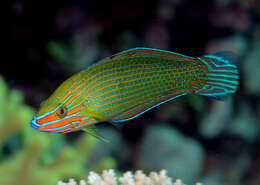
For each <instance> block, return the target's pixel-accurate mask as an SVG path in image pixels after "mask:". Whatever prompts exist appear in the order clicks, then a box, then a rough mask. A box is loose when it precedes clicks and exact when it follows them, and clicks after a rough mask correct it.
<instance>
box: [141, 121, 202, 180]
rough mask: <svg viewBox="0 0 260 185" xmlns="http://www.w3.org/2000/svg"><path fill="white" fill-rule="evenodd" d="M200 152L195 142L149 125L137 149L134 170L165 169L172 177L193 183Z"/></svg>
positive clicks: (200, 156)
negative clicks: (137, 155)
mask: <svg viewBox="0 0 260 185" xmlns="http://www.w3.org/2000/svg"><path fill="white" fill-rule="evenodd" d="M203 160H204V151H203V148H202V147H201V146H200V144H199V143H198V142H196V141H195V140H193V139H191V138H187V137H185V136H183V135H182V134H181V133H180V132H178V131H177V130H176V129H174V128H172V127H168V126H152V127H150V128H149V129H148V130H147V131H146V134H145V137H144V140H143V144H142V146H141V148H140V152H139V158H138V160H137V168H140V169H145V170H151V169H152V170H159V169H166V170H167V171H168V173H169V175H170V176H172V177H173V178H182V179H185V181H187V182H188V183H190V182H194V181H195V180H196V179H198V176H199V175H200V172H201V169H202V165H203Z"/></svg>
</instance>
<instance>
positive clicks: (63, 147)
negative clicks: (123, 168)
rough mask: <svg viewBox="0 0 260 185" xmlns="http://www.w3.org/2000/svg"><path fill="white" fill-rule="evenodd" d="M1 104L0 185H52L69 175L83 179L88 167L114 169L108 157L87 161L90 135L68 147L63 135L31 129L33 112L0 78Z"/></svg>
mask: <svg viewBox="0 0 260 185" xmlns="http://www.w3.org/2000/svg"><path fill="white" fill-rule="evenodd" d="M0 102H1V104H0V154H1V155H0V184H1V185H35V184H41V185H51V184H55V183H56V182H57V181H58V180H60V179H66V178H68V177H71V176H73V177H76V178H80V177H82V176H85V175H86V174H87V172H88V171H89V169H90V168H91V169H95V170H97V171H99V170H101V169H107V168H115V161H114V160H113V159H112V158H109V157H104V158H103V159H100V160H99V162H98V163H95V164H92V163H91V161H90V160H88V159H89V156H90V155H91V154H92V152H93V149H94V148H95V146H96V144H97V142H98V141H97V140H96V139H95V138H93V137H91V136H88V135H86V134H83V135H82V136H80V137H79V139H77V140H76V141H75V143H74V144H73V146H70V145H68V144H66V143H65V140H64V135H62V134H61V135H57V134H48V133H41V132H38V131H36V130H33V129H32V128H31V127H30V124H29V122H30V120H31V118H32V116H33V113H34V110H33V109H32V108H30V107H29V106H27V105H25V104H24V103H23V96H22V94H21V93H20V92H19V91H17V90H9V89H8V87H7V85H6V84H5V82H4V80H3V79H2V78H1V76H0ZM12 143H18V144H16V145H14V144H12ZM6 148H9V149H8V151H7V149H6Z"/></svg>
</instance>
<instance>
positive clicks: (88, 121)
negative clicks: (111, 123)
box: [74, 120, 97, 128]
mask: <svg viewBox="0 0 260 185" xmlns="http://www.w3.org/2000/svg"><path fill="white" fill-rule="evenodd" d="M94 122H97V121H96V120H93V121H88V122H86V123H84V124H81V125H78V126H76V127H74V128H79V127H82V126H85V125H88V124H90V123H94Z"/></svg>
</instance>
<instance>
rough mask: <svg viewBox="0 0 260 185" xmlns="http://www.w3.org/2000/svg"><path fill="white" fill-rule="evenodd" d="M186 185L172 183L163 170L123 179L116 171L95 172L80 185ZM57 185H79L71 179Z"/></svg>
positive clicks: (129, 175)
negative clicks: (100, 173) (117, 175)
mask: <svg viewBox="0 0 260 185" xmlns="http://www.w3.org/2000/svg"><path fill="white" fill-rule="evenodd" d="M86 184H89V185H118V184H120V185H184V184H183V183H182V181H181V180H180V179H176V181H175V182H173V181H172V179H171V178H170V177H168V176H167V172H166V170H161V171H160V172H159V173H156V172H151V173H150V174H149V176H147V175H145V174H144V173H143V172H142V171H140V170H138V171H136V172H135V173H134V174H133V173H132V172H130V171H129V172H126V173H124V174H123V176H122V177H118V178H117V177H116V174H115V172H114V170H104V171H103V173H102V176H100V175H99V174H97V173H95V172H90V173H89V176H88V183H87V182H86V181H85V180H81V181H80V182H79V185H86ZM57 185H77V182H76V181H75V180H74V179H70V180H69V182H68V183H64V182H62V181H59V182H58V184H57ZM196 185H201V183H196Z"/></svg>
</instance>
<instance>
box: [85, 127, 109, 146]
mask: <svg viewBox="0 0 260 185" xmlns="http://www.w3.org/2000/svg"><path fill="white" fill-rule="evenodd" d="M82 130H83V131H85V132H86V133H88V134H90V135H92V136H94V137H95V138H97V139H99V140H101V141H104V142H106V143H108V142H109V140H107V139H106V138H104V137H102V136H100V135H99V134H98V132H97V129H96V128H95V127H94V126H89V127H84V128H82Z"/></svg>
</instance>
